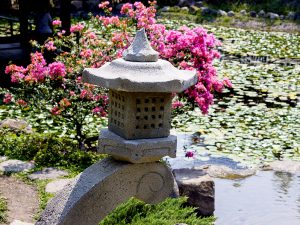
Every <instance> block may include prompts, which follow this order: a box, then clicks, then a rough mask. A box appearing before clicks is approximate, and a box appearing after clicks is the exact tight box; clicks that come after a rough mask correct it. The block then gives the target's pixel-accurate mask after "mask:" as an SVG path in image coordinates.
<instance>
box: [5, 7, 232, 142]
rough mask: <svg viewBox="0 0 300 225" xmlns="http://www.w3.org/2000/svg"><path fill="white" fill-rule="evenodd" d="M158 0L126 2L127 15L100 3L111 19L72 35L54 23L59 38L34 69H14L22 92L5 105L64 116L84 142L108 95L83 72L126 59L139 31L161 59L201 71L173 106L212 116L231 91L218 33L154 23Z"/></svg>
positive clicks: (43, 49)
mask: <svg viewBox="0 0 300 225" xmlns="http://www.w3.org/2000/svg"><path fill="white" fill-rule="evenodd" d="M155 3H156V2H155V1H153V2H150V6H149V7H146V6H145V5H143V4H142V3H140V2H135V3H134V4H131V3H126V4H124V5H123V7H122V9H121V13H122V14H123V15H124V16H125V17H124V18H120V17H118V16H112V15H111V4H110V3H109V2H108V1H105V2H102V3H100V4H99V10H104V12H105V13H106V16H95V17H92V18H91V19H90V20H88V21H83V22H81V23H78V24H73V25H72V26H71V29H70V35H69V36H66V35H65V33H66V32H65V31H64V30H60V25H61V22H60V21H59V20H54V21H53V26H54V28H55V36H54V37H53V38H49V39H48V40H47V41H46V42H45V43H44V45H42V46H40V45H39V44H38V43H36V42H33V45H34V47H35V48H37V49H38V50H39V51H38V52H35V53H33V54H32V55H31V64H29V65H28V66H27V67H26V68H24V67H21V66H17V65H9V66H7V68H6V71H5V72H6V74H9V75H10V76H11V81H12V82H14V83H18V85H19V88H17V89H15V90H14V91H13V93H7V94H5V96H4V101H3V102H4V103H5V104H10V103H11V102H15V103H17V104H18V105H20V107H31V106H32V105H33V106H36V107H44V108H45V110H47V111H48V112H50V113H51V114H52V115H55V116H60V117H62V118H63V119H64V120H66V121H68V122H69V123H70V126H69V128H70V129H75V130H76V139H77V140H78V141H79V143H81V144H82V143H83V142H84V141H85V140H86V138H87V134H83V132H82V127H83V126H84V124H85V123H86V121H85V119H86V117H87V115H88V114H90V113H93V114H95V115H99V116H105V115H106V108H107V96H106V94H105V90H103V89H102V88H99V87H95V86H92V85H89V84H84V83H82V82H81V73H82V71H83V69H84V68H87V67H94V68H98V67H100V66H102V65H103V64H104V63H105V62H109V61H112V60H113V59H115V58H119V57H121V56H122V52H123V50H124V49H126V48H127V47H128V46H129V44H130V42H131V41H132V38H133V35H134V34H135V32H136V30H137V29H140V28H142V27H144V28H145V29H146V31H147V34H148V37H149V40H150V42H151V44H152V46H153V48H155V49H156V50H157V51H158V52H159V53H160V57H161V58H163V59H166V60H169V61H170V62H171V63H172V64H173V65H175V66H177V67H180V68H181V69H186V70H192V69H196V70H197V75H198V83H197V84H196V85H195V86H193V87H191V88H189V89H188V90H186V91H185V92H184V93H183V94H181V95H180V98H177V99H178V101H177V102H174V104H173V108H174V109H177V108H181V107H182V106H183V103H182V101H180V99H181V98H186V99H187V100H185V101H184V102H190V103H193V104H196V105H198V106H199V107H200V109H201V110H202V112H203V113H207V112H208V109H209V106H210V105H211V104H212V103H213V93H214V92H221V91H222V89H223V88H224V86H227V87H231V83H230V81H229V80H228V79H224V80H223V81H221V80H218V78H217V75H216V70H215V68H214V67H213V64H212V63H213V60H214V59H215V58H218V57H220V55H219V53H218V52H217V51H216V50H215V47H216V46H218V45H220V44H221V43H220V42H219V41H218V40H217V39H216V38H215V37H214V35H213V34H208V33H207V31H206V30H205V29H203V28H201V27H198V28H193V29H190V28H188V27H180V28H179V29H178V30H168V29H167V28H166V27H165V26H164V25H163V24H159V23H157V21H156V19H155V13H156V9H155ZM49 52H51V53H52V54H53V56H54V59H53V60H54V62H52V63H51V62H50V61H49V60H48V61H49V62H46V60H45V58H44V57H43V54H46V53H49Z"/></svg>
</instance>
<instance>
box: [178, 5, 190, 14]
mask: <svg viewBox="0 0 300 225" xmlns="http://www.w3.org/2000/svg"><path fill="white" fill-rule="evenodd" d="M180 11H181V12H182V13H189V11H190V10H189V8H188V7H186V6H184V7H182V8H181V9H180Z"/></svg>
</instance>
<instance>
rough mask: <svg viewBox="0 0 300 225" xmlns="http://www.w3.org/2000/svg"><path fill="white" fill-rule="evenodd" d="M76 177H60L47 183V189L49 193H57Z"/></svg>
mask: <svg viewBox="0 0 300 225" xmlns="http://www.w3.org/2000/svg"><path fill="white" fill-rule="evenodd" d="M73 180H74V179H58V180H55V181H52V182H50V183H48V184H47V185H46V188H45V191H46V192H47V193H52V194H56V193H58V192H60V191H61V190H63V189H64V188H65V187H66V186H67V185H68V184H69V183H70V182H71V181H73Z"/></svg>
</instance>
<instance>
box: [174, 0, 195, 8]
mask: <svg viewBox="0 0 300 225" xmlns="http://www.w3.org/2000/svg"><path fill="white" fill-rule="evenodd" d="M192 5H195V1H194V0H179V2H178V6H179V7H184V6H188V7H190V6H192Z"/></svg>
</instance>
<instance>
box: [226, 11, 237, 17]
mask: <svg viewBox="0 0 300 225" xmlns="http://www.w3.org/2000/svg"><path fill="white" fill-rule="evenodd" d="M227 15H228V16H229V17H233V16H234V15H235V14H234V12H233V11H229V12H228V13H227Z"/></svg>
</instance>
